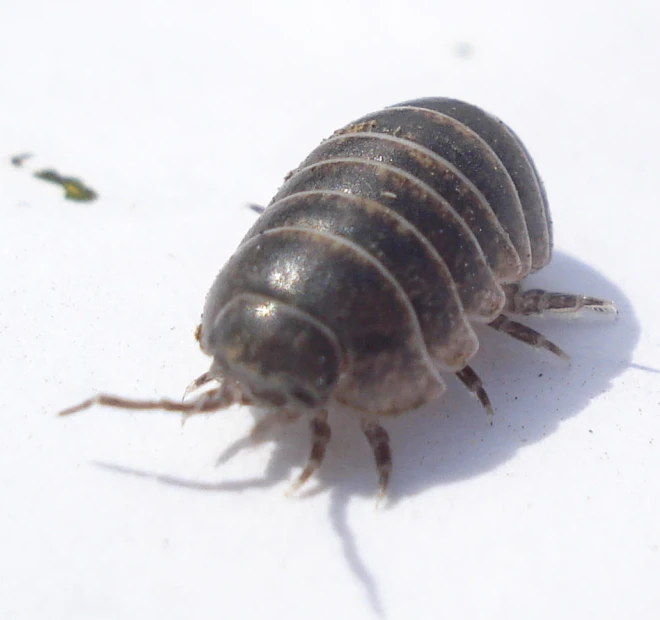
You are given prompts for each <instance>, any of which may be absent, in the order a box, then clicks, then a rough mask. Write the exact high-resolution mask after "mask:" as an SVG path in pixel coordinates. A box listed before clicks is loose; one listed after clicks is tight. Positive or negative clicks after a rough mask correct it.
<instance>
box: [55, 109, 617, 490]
mask: <svg viewBox="0 0 660 620" xmlns="http://www.w3.org/2000/svg"><path fill="white" fill-rule="evenodd" d="M259 211H261V215H260V217H259V219H258V220H257V221H256V223H255V224H254V226H253V227H252V228H251V229H250V230H249V232H248V233H247V235H246V236H245V238H244V239H243V241H242V242H241V244H240V245H239V247H238V249H237V251H236V252H235V253H234V255H233V256H232V257H231V259H230V260H229V261H228V263H227V264H226V265H225V267H224V268H223V269H222V270H221V271H220V273H219V274H218V276H217V278H216V280H215V282H214V283H213V285H212V287H211V290H210V291H209V293H208V295H207V298H206V304H205V307H204V311H203V314H202V322H201V325H200V326H199V328H198V333H197V336H198V340H199V343H200V346H201V349H202V351H203V352H204V353H206V354H208V355H209V356H211V357H212V358H213V361H212V363H211V367H210V369H209V370H208V371H207V372H205V373H204V374H203V375H201V376H200V377H199V378H197V379H196V380H195V381H193V382H192V384H191V385H190V386H189V388H188V390H187V392H191V391H200V390H202V388H203V390H202V391H200V392H199V393H198V394H197V396H195V397H193V398H190V399H188V400H184V401H183V402H177V401H173V400H168V399H162V400H154V401H150V400H133V399H127V398H121V397H117V396H112V395H108V394H99V395H97V396H94V397H92V398H90V399H88V400H86V401H84V402H83V403H81V404H79V405H76V406H75V407H71V408H69V409H66V410H65V411H63V412H62V413H61V414H62V415H67V414H70V413H74V412H77V411H80V410H82V409H86V408H88V407H91V406H92V405H94V404H99V405H106V406H111V407H119V408H125V409H165V410H169V411H177V412H181V413H183V414H184V415H192V414H197V413H209V412H214V411H218V410H220V409H224V408H226V407H229V406H230V405H233V404H244V405H255V406H259V407H266V408H268V409H269V410H270V414H269V415H270V417H267V418H264V420H262V421H261V422H259V423H258V424H257V426H256V427H255V431H256V430H258V428H259V427H260V426H261V427H262V428H263V427H264V426H265V425H266V424H268V423H269V422H272V421H275V420H281V421H284V420H294V419H297V418H299V417H301V416H305V417H307V418H308V419H309V423H310V426H311V435H312V442H311V443H312V448H311V453H310V456H309V460H308V462H307V465H306V467H305V468H304V469H303V471H302V473H301V474H300V475H299V476H298V478H297V480H296V481H295V483H294V488H298V487H300V485H302V484H303V483H304V482H305V481H306V480H307V479H308V478H309V477H310V476H311V475H312V473H313V472H314V471H315V470H316V469H317V468H318V467H319V465H320V464H321V461H322V460H323V457H324V454H325V451H326V446H327V444H328V441H329V440H330V425H329V423H328V408H329V406H330V405H331V404H332V403H333V402H338V403H340V404H342V405H345V406H346V407H347V408H349V410H353V411H355V412H356V415H359V416H360V418H361V424H362V430H363V432H364V434H365V436H366V438H367V440H368V442H369V444H370V445H371V447H372V449H373V453H374V457H375V461H376V467H377V469H378V473H379V491H380V494H381V495H382V494H383V493H384V492H385V490H386V488H387V485H388V481H389V476H390V472H391V469H392V457H391V451H390V446H389V437H388V434H387V432H386V430H385V429H384V428H383V426H381V420H383V419H384V418H386V417H388V416H397V415H401V414H403V413H406V412H409V411H411V410H413V409H416V408H418V407H420V406H421V405H423V404H425V403H427V402H429V401H431V400H434V399H436V398H437V397H438V396H439V395H440V394H441V393H442V391H443V390H444V382H443V374H445V373H454V374H455V375H456V376H457V377H458V379H459V380H460V381H461V382H462V384H463V385H464V386H465V387H466V388H467V389H468V390H469V391H470V392H472V393H473V394H474V395H475V396H476V397H477V398H478V399H479V401H480V402H481V404H482V405H483V407H484V408H485V409H486V411H487V412H488V413H492V408H491V403H490V400H489V398H488V395H487V393H486V390H485V388H484V386H483V383H482V381H481V379H480V378H479V376H478V375H477V373H476V372H475V371H474V370H473V369H472V367H471V366H470V365H469V363H470V360H471V359H472V357H473V356H474V355H475V353H476V352H477V350H478V348H479V342H478V340H477V337H476V335H475V332H474V329H473V325H474V324H476V323H483V324H486V325H488V326H490V327H492V328H493V329H495V330H498V331H501V332H504V333H506V334H509V335H510V336H512V337H514V338H516V339H518V340H520V341H522V342H524V343H527V344H529V345H531V346H533V347H536V348H539V349H546V350H548V351H550V352H552V353H554V354H556V355H558V356H560V357H566V355H565V354H564V352H563V351H562V350H561V349H560V348H559V347H558V346H556V345H555V344H553V343H552V342H550V341H549V340H547V339H546V338H545V337H544V336H543V335H542V334H540V333H539V332H537V331H535V330H533V329H531V328H529V327H527V326H525V325H523V324H522V323H519V322H518V321H516V320H514V319H513V318H512V317H518V316H524V315H540V314H543V313H545V312H576V311H578V310H580V309H582V308H591V309H594V310H599V311H614V306H613V304H612V303H610V302H608V301H605V300H602V299H597V298H595V297H587V296H584V295H577V294H566V293H554V292H548V291H543V290H538V289H536V290H524V289H523V288H522V287H521V285H520V282H521V281H522V280H523V279H524V278H525V277H526V276H527V275H528V274H530V273H532V272H535V271H537V270H539V269H541V268H542V267H544V266H545V265H547V264H548V262H549V261H550V258H551V254H552V224H551V219H550V213H549V210H548V201H547V198H546V194H545V190H544V188H543V184H542V182H541V179H540V177H539V174H538V172H537V171H536V168H535V166H534V164H533V162H532V159H531V157H530V156H529V154H528V152H527V150H526V149H525V147H524V146H523V144H522V142H521V141H520V139H519V138H518V137H517V136H516V134H515V133H514V132H513V131H512V130H511V129H510V128H509V127H507V126H506V125H505V124H504V123H502V122H501V121H500V120H499V119H497V118H496V117H494V116H492V115H490V114H488V113H486V112H485V111H483V110H481V109H480V108H478V107H475V106H473V105H470V104H467V103H464V102H461V101H457V100H454V99H447V98H427V99H416V100H413V101H408V102H405V103H401V104H398V105H395V106H393V107H389V108H386V109H384V110H381V111H379V112H375V113H373V114H369V115H367V116H364V117H362V118H360V119H359V120H357V121H355V122H353V123H350V124H349V125H347V126H345V127H344V128H342V129H339V130H338V131H336V132H335V133H334V134H333V135H332V136H331V137H330V138H328V139H327V140H325V141H323V142H322V143H321V144H320V145H319V146H318V147H317V148H316V149H315V150H314V151H312V153H311V154H310V155H309V156H308V157H307V159H305V161H303V162H302V164H301V165H300V166H299V167H298V168H297V169H295V170H293V171H292V172H290V173H289V174H288V175H287V177H286V179H285V182H284V184H283V185H282V187H280V189H279V191H278V192H277V194H276V195H275V197H274V198H273V200H272V201H271V203H270V204H269V205H268V207H267V208H265V209H259ZM253 432H254V431H253Z"/></svg>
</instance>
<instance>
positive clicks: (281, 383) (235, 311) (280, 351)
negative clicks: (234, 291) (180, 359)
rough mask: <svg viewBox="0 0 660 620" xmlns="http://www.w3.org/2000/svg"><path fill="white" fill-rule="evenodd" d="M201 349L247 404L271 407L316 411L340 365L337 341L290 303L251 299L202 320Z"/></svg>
mask: <svg viewBox="0 0 660 620" xmlns="http://www.w3.org/2000/svg"><path fill="white" fill-rule="evenodd" d="M201 346H202V349H203V350H204V351H205V352H206V353H207V354H209V355H211V356H213V359H214V367H215V368H217V369H218V371H219V373H220V374H221V375H222V376H223V377H224V378H225V379H230V380H232V381H234V382H236V383H237V384H238V385H239V386H240V389H241V391H242V392H243V395H244V397H245V399H246V400H248V401H250V402H252V403H254V404H255V405H259V406H265V407H270V408H272V407H285V408H287V409H291V410H294V411H295V410H297V411H310V410H318V409H319V408H321V407H323V406H324V405H325V404H326V403H327V402H328V401H329V400H330V398H331V397H332V394H333V391H334V388H335V386H336V384H337V381H338V380H339V376H340V369H341V366H342V353H341V349H340V347H339V344H338V342H337V339H336V337H335V336H334V335H333V334H332V332H330V331H329V330H328V329H327V328H326V327H325V326H323V325H322V324H321V323H319V322H318V321H316V320H315V319H314V318H313V317H311V316H309V315H307V314H306V313H304V312H301V311H300V310H299V309H297V308H295V307H293V306H291V305H289V304H286V303H284V302H281V301H276V300H273V299H268V298H264V297H261V296H258V295H251V294H244V295H239V296H237V297H235V298H234V299H233V300H232V301H231V302H230V303H228V304H227V305H226V306H224V308H223V309H222V310H221V311H220V312H219V313H218V314H217V316H215V317H208V316H205V317H204V320H203V322H202V332H201Z"/></svg>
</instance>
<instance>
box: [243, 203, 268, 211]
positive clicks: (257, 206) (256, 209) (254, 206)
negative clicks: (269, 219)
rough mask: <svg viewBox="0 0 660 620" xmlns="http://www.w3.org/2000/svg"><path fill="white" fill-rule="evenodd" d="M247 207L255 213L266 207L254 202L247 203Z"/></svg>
mask: <svg viewBox="0 0 660 620" xmlns="http://www.w3.org/2000/svg"><path fill="white" fill-rule="evenodd" d="M247 207H248V209H251V210H252V211H254V212H255V213H263V212H264V211H265V210H266V207H262V206H261V205H255V204H249V205H248V206H247Z"/></svg>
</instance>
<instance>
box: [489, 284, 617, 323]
mask: <svg viewBox="0 0 660 620" xmlns="http://www.w3.org/2000/svg"><path fill="white" fill-rule="evenodd" d="M502 288H503V289H504V292H505V293H506V304H505V306H504V312H507V313H510V314H522V315H526V314H543V313H544V312H578V311H580V310H582V309H583V308H587V309H589V310H595V311H597V312H616V308H615V307H614V304H613V303H612V302H611V301H607V300H605V299H598V298H597V297H585V296H584V295H571V294H568V293H551V292H548V291H544V290H542V289H534V290H530V291H523V290H522V288H521V287H520V284H506V285H504V286H503V287H502Z"/></svg>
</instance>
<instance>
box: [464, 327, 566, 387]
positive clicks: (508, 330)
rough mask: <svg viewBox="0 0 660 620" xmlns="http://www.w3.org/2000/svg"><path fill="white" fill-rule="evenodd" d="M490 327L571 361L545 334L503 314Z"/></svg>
mask: <svg viewBox="0 0 660 620" xmlns="http://www.w3.org/2000/svg"><path fill="white" fill-rule="evenodd" d="M488 326H489V327H492V328H493V329H494V330H496V331H500V332H504V333H505V334H508V335H509V336H511V337H512V338H515V339H516V340H520V342H524V343H525V344H528V345H531V346H532V347H534V348H535V349H545V350H546V351H550V352H551V353H554V354H555V355H556V356H557V357H560V358H561V359H563V360H564V361H565V362H568V361H570V358H569V357H568V355H566V353H565V352H564V351H563V350H562V349H561V348H560V347H558V346H557V345H556V344H555V343H554V342H551V341H550V340H548V339H547V338H546V337H545V336H544V335H543V334H541V333H539V332H537V331H536V330H535V329H532V328H531V327H527V325H523V324H522V323H518V322H517V321H512V320H511V319H507V318H506V317H505V316H504V315H503V314H500V315H499V316H498V317H497V318H496V319H495V320H494V321H491V322H490V323H488ZM459 379H460V377H459Z"/></svg>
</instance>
